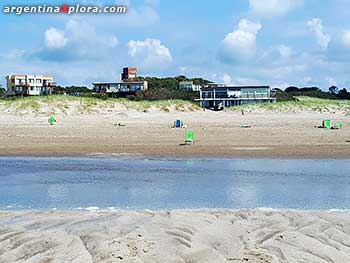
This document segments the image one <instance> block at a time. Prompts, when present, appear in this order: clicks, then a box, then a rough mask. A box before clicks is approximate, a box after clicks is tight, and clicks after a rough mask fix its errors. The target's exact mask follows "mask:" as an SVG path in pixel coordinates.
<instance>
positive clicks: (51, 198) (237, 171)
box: [0, 157, 350, 210]
mask: <svg viewBox="0 0 350 263" xmlns="http://www.w3.org/2000/svg"><path fill="white" fill-rule="evenodd" d="M88 207H99V208H103V209H106V208H110V209H111V208H116V209H118V208H121V209H144V208H148V209H173V208H257V207H270V208H276V209H284V208H289V209H350V160H280V159H137V158H22V157H18V158H12V157H11V158H0V209H10V210H16V209H55V208H56V209H79V208H88Z"/></svg>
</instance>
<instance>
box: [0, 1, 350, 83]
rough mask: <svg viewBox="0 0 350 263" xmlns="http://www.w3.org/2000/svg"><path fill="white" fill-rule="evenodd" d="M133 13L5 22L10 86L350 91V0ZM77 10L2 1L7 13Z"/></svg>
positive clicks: (146, 5)
mask: <svg viewBox="0 0 350 263" xmlns="http://www.w3.org/2000/svg"><path fill="white" fill-rule="evenodd" d="M79 2H80V3H81V4H95V3H98V4H99V5H114V4H125V5H126V6H127V7H128V12H127V13H126V14H108V15H106V14H98V15H92V14H91V15H87V14H79V15H77V14H75V15H65V14H59V15H47V14H45V15H43V14H41V15H40V14H32V15H29V14H22V15H20V16H18V15H14V14H5V13H1V14H0V25H1V29H2V32H3V34H2V36H3V37H2V40H1V41H0V76H1V80H0V84H2V85H5V79H4V78H5V76H6V75H7V74H13V73H28V74H29V73H32V74H52V75H53V76H54V77H55V80H56V81H57V82H58V84H60V85H87V86H91V82H93V81H117V80H119V78H120V72H121V68H122V67H123V66H136V67H137V68H138V73H139V75H142V76H159V77H163V76H176V75H180V74H183V75H186V76H188V77H203V78H207V79H210V80H212V81H215V82H219V83H227V84H234V85H256V84H261V85H270V86H272V87H282V88H285V87H287V86H289V85H296V86H320V87H321V88H323V89H328V87H329V86H331V85H337V86H338V87H339V88H343V87H345V88H348V89H350V20H349V19H348V17H349V15H350V11H349V10H350V3H349V1H348V0H322V1H320V0H264V1H263V0H222V1H209V0H193V1H183V0H178V1H165V0H129V1H79ZM63 3H67V4H73V5H74V4H76V3H77V1H65V2H62V1H2V9H3V7H4V6H6V5H14V4H15V5H21V4H22V5H24V4H25V5H30V4H50V5H55V4H57V5H61V4H63Z"/></svg>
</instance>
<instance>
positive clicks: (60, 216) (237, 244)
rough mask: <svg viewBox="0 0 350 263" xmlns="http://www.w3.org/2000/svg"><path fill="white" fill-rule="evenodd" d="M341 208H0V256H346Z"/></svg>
mask: <svg viewBox="0 0 350 263" xmlns="http://www.w3.org/2000/svg"><path fill="white" fill-rule="evenodd" d="M349 220H350V214H349V213H348V212H330V211H323V212H321V211H274V210H249V211H245V210H172V211H151V210H144V211H98V210H93V208H91V209H90V211H66V212H65V211H45V212H38V211H25V212H18V211H17V212H6V211H3V212H0V233H1V235H0V262H84V263H88V262H257V263H260V262H261V263H263V262H264V263H266V262H309V263H311V262H321V263H323V262H335V263H336V262H339V263H344V262H350V236H349V235H350V229H349V226H348V222H349Z"/></svg>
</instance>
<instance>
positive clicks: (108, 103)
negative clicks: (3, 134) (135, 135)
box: [0, 95, 200, 114]
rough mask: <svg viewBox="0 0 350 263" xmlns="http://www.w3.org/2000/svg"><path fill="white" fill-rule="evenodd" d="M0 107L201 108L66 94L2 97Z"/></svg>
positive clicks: (38, 110) (39, 110) (20, 110)
mask: <svg viewBox="0 0 350 263" xmlns="http://www.w3.org/2000/svg"><path fill="white" fill-rule="evenodd" d="M0 107H1V108H3V109H7V110H10V111H12V112H14V113H16V114H25V113H28V112H32V113H35V114H57V113H63V114H67V113H68V111H70V112H72V113H81V114H84V113H92V112H99V111H104V110H112V109H114V108H117V107H125V108H127V109H134V110H138V111H143V112H147V111H149V110H150V109H151V108H158V109H160V110H161V111H164V112H168V111H170V110H172V109H173V110H178V111H194V110H198V109H200V108H199V106H198V105H196V104H195V103H193V102H189V101H184V100H157V101H150V100H140V101H136V100H129V99H127V98H97V97H77V96H65V95H51V96H40V97H39V96H28V97H23V98H16V97H9V98H6V97H5V98H0Z"/></svg>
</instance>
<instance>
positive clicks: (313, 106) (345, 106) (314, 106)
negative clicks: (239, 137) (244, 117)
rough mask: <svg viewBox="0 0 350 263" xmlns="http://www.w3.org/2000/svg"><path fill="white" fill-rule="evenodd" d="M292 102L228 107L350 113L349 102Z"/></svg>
mask: <svg viewBox="0 0 350 263" xmlns="http://www.w3.org/2000/svg"><path fill="white" fill-rule="evenodd" d="M295 99H296V100H294V101H281V102H276V103H261V104H246V105H241V106H238V107H237V106H236V107H230V108H228V109H229V110H232V111H242V110H243V111H246V112H259V111H271V112H301V111H304V112H305V111H311V112H350V101H341V100H329V99H319V98H312V97H306V96H300V97H295Z"/></svg>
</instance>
